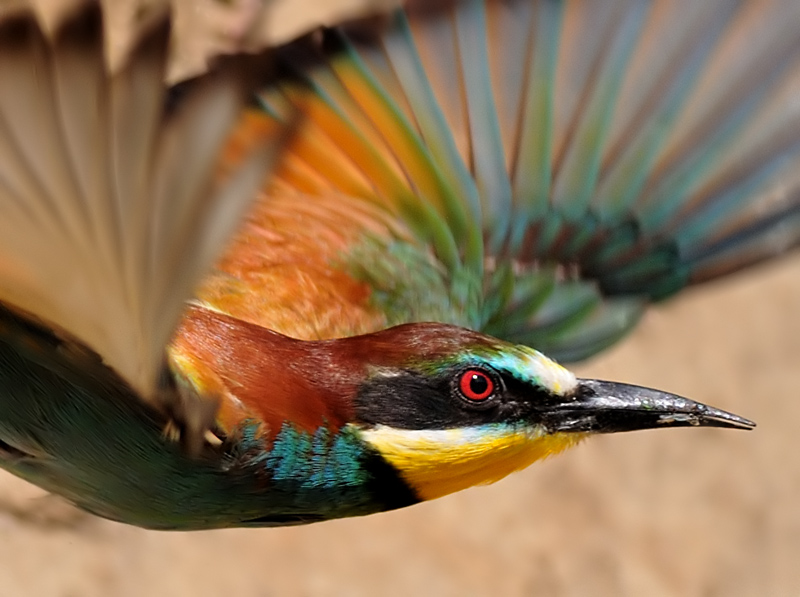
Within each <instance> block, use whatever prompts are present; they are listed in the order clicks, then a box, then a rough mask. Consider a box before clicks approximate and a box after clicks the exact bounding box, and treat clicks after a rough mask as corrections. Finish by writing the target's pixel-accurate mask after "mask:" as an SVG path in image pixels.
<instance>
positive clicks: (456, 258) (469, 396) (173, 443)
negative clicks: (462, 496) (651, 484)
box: [0, 0, 800, 529]
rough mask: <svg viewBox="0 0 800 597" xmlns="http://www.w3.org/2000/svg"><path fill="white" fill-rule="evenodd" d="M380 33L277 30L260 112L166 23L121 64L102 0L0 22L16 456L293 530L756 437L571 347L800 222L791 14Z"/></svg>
mask: <svg viewBox="0 0 800 597" xmlns="http://www.w3.org/2000/svg"><path fill="white" fill-rule="evenodd" d="M385 22H387V23H388V26H386V27H384V28H381V27H376V26H375V25H374V23H372V24H369V25H368V26H367V29H366V36H365V35H364V34H365V30H364V28H363V26H362V27H361V28H358V27H356V28H353V27H351V26H348V25H343V26H342V27H340V28H336V29H333V30H328V31H325V32H323V33H322V34H317V35H312V36H310V37H309V38H307V39H303V40H299V41H298V42H296V43H294V44H290V45H289V46H286V47H283V48H281V49H278V50H276V52H275V56H274V58H275V60H274V63H275V64H276V65H277V72H276V73H273V76H271V77H270V78H269V79H268V80H265V81H264V84H263V86H262V88H261V90H260V91H259V92H258V94H257V96H256V100H257V102H256V103H258V104H260V105H259V106H256V107H255V108H253V109H251V110H249V111H246V112H245V113H243V114H241V115H240V114H239V109H240V107H241V105H240V104H241V99H242V98H241V97H240V95H239V94H238V93H237V89H239V87H240V85H241V84H242V83H243V82H244V81H245V80H247V79H248V77H247V76H246V74H245V73H243V72H240V71H239V70H238V69H235V68H234V66H236V65H237V64H238V61H234V63H233V64H232V65H229V67H230V68H231V70H230V71H228V72H227V73H222V74H221V73H220V72H219V71H217V72H215V73H212V74H210V75H207V76H204V77H201V78H200V79H198V80H196V81H193V82H190V83H187V84H186V85H185V86H183V87H182V88H181V89H180V93H178V92H176V93H174V94H173V97H172V98H171V99H172V100H173V101H167V100H168V98H167V94H166V93H165V87H164V84H163V83H162V80H161V79H162V76H163V66H164V61H165V58H166V40H167V28H166V26H164V22H162V26H161V28H157V29H155V30H154V31H150V32H148V33H146V34H145V35H144V37H143V40H142V41H141V42H140V44H139V45H138V46H137V47H136V48H135V49H134V51H133V53H132V54H131V57H130V58H129V62H128V63H126V64H125V65H124V66H123V67H122V68H121V70H120V71H119V72H118V73H115V74H111V73H109V72H108V71H107V67H106V66H105V63H104V62H103V60H102V47H103V36H102V28H101V25H102V22H101V18H100V14H99V11H98V9H97V7H96V6H94V5H92V6H90V7H89V8H88V9H86V10H85V11H83V12H81V13H79V15H78V16H77V17H75V18H73V19H71V20H68V21H67V22H66V24H64V25H62V26H61V27H60V28H57V30H56V32H55V35H54V38H53V41H52V42H51V41H48V40H47V39H46V38H45V36H44V35H43V34H42V32H41V28H40V27H39V25H38V24H37V23H36V21H35V19H34V18H33V17H31V16H30V15H22V16H17V17H13V18H12V17H9V18H8V19H4V20H2V21H0V49H2V51H0V67H2V68H0V81H1V82H2V83H3V84H2V85H0V153H2V157H4V158H5V157H7V158H8V159H2V160H0V215H2V218H0V232H2V234H0V274H2V275H0V301H2V302H3V304H6V305H8V307H9V309H8V310H6V309H5V307H3V308H2V311H0V388H2V391H0V441H2V442H3V443H2V444H0V447H1V448H2V449H3V453H2V454H0V466H3V467H5V468H7V469H8V470H11V471H12V472H15V473H16V474H19V475H20V476H23V477H25V478H27V479H30V480H32V481H33V482H35V483H38V484H40V485H42V486H43V487H46V488H48V489H50V490H52V491H54V492H59V493H61V494H63V495H65V496H66V497H67V498H68V499H70V500H72V501H74V502H75V503H77V504H79V505H80V506H82V507H84V508H86V509H88V510H90V511H93V512H96V513H98V514H100V515H103V516H106V517H109V518H113V519H117V520H122V521H126V522H130V523H133V524H138V525H141V526H150V527H156V528H181V529H194V528H215V527H223V526H248V525H278V524H294V523H301V522H311V521H316V520H325V519H329V518H336V517H342V516H355V515H361V514H368V513H372V512H378V511H382V510H387V509H391V508H396V507H400V506H405V505H410V504H412V503H414V502H416V501H418V500H420V499H431V498H434V497H439V496H442V495H445V494H447V493H450V492H453V491H458V490H460V489H463V488H466V487H469V486H472V485H475V484H479V483H485V482H492V481H495V480H498V479H500V478H502V477H503V476H505V475H507V474H509V473H511V472H513V471H515V470H519V469H520V468H522V467H524V466H527V465H528V464H530V463H531V462H533V461H535V460H537V459H539V458H543V457H545V456H548V455H550V454H555V453H557V452H559V451H561V450H563V449H565V448H567V447H569V446H572V445H574V444H575V443H576V442H577V441H578V440H579V439H581V438H582V437H584V436H585V435H587V434H590V433H610V432H617V431H628V430H634V429H644V428H653V427H667V426H686V425H693V426H697V425H706V426H718V427H734V428H744V429H749V428H751V427H752V423H750V422H749V421H747V420H745V419H742V418H740V417H737V416H735V415H731V414H729V413H725V412H723V411H719V410H716V409H713V408H711V407H706V406H704V405H701V404H698V403H694V402H692V401H689V400H686V399H683V398H680V397H677V396H674V395H671V394H667V393H663V392H658V391H655V390H647V389H643V388H636V387H632V386H626V385H624V384H613V383H608V382H598V381H596V380H578V379H576V378H575V377H574V376H573V375H572V374H571V373H569V372H568V371H567V370H565V369H564V368H562V367H561V366H560V365H558V364H557V363H555V362H554V361H553V360H551V359H550V358H548V357H546V356H544V354H543V353H547V354H550V355H551V356H555V357H557V358H560V359H566V360H576V359H580V358H584V357H586V356H589V355H591V354H594V353H596V352H597V351H598V350H600V349H602V348H603V347H605V346H607V345H608V344H610V343H612V342H613V341H615V340H616V339H618V338H619V337H620V336H621V335H622V334H624V333H625V332H626V331H628V330H629V329H630V328H631V326H632V325H633V324H634V323H635V322H636V320H637V318H638V317H639V315H640V314H641V313H642V311H643V310H644V308H645V307H646V306H647V305H649V304H650V303H651V302H652V301H653V300H655V299H657V298H661V297H663V296H666V295H668V294H670V293H671V292H674V291H675V290H677V289H679V288H681V287H683V286H685V285H688V284H691V283H695V282H700V281H704V280H706V279H710V278H713V277H715V276H716V275H718V274H720V273H724V272H726V271H728V270H735V269H738V268H740V267H743V266H745V265H749V264H750V263H751V262H754V261H758V260H760V259H763V258H766V257H768V256H771V255H773V254H776V253H778V252H780V251H783V250H785V249H787V248H789V247H792V246H794V245H795V244H796V243H797V241H798V239H800V220H799V219H798V215H799V213H800V212H799V210H800V203H798V199H797V196H798V195H797V189H798V188H800V179H798V177H797V176H795V175H794V171H795V170H797V168H796V165H797V162H798V161H799V160H800V152H798V150H800V142H798V139H800V129H797V126H798V123H800V106H798V105H797V103H796V102H793V101H790V97H789V96H791V95H792V94H791V91H792V85H793V83H794V79H795V78H796V77H797V75H798V74H800V60H798V58H797V55H798V54H800V39H798V38H797V36H796V34H795V32H796V31H797V30H798V27H799V26H800V10H799V9H798V6H797V5H796V3H794V2H788V1H787V2H786V3H785V4H783V5H781V4H780V2H778V3H776V4H775V5H774V6H771V7H770V9H769V10H763V11H756V10H754V9H753V8H752V6H750V5H748V4H747V3H740V2H735V1H733V0H715V1H713V2H707V3H703V4H700V3H693V2H689V1H688V0H687V2H684V3H681V2H677V3H675V2H667V1H664V2H660V1H658V2H649V1H646V0H619V1H615V2H595V3H592V2H581V1H578V0H575V1H570V2H556V1H551V0H510V1H507V2H501V1H499V0H464V1H462V2H444V3H441V4H436V5H435V6H424V7H421V6H416V7H415V6H413V5H412V6H409V8H407V9H404V10H398V11H395V12H394V13H393V14H392V15H391V16H390V17H389V18H388V21H385ZM751 35H756V36H757V38H758V40H760V41H759V42H758V43H754V44H752V45H750V44H748V45H747V50H748V55H747V58H746V59H740V58H739V54H740V52H738V50H739V49H740V48H741V47H742V43H743V42H742V40H743V39H749V37H748V36H751ZM765 40H766V41H765ZM83 59H85V60H83ZM761 67H763V68H761ZM78 83H81V84H80V85H79V84H78ZM15 85H16V86H18V87H19V88H20V89H23V90H25V93H24V94H23V93H20V92H19V91H18V89H17V88H16V87H15ZM73 89H74V91H73ZM29 96H30V97H29ZM239 116H240V119H239V120H238V121H237V122H236V123H235V125H234V120H235V118H236V117H239ZM26 127H29V128H30V129H31V130H32V131H35V132H36V134H35V135H30V136H28V135H26V134H25V133H26ZM267 170H269V171H270V172H272V175H271V176H270V177H269V178H268V180H267V181H266V183H265V184H264V185H263V187H262V188H261V190H260V192H256V189H257V187H258V179H259V178H260V177H261V176H262V175H263V174H265V172H266V171H267ZM251 199H252V204H250V200H251ZM248 206H249V210H248V209H247V208H248ZM244 212H246V216H245V218H244V222H243V223H242V225H241V227H240V228H239V230H238V232H237V233H236V234H235V235H233V237H232V238H229V236H230V233H231V231H232V230H233V229H234V227H235V223H236V222H237V221H238V219H239V216H240V215H241V214H242V213H244ZM43 232H44V233H43ZM226 241H230V242H229V245H228V248H227V251H226V252H225V254H224V255H223V256H222V258H221V259H219V260H218V261H217V262H216V267H215V268H214V270H213V271H212V272H209V273H208V275H207V276H206V277H205V278H204V280H203V281H202V283H201V284H200V286H199V288H198V289H197V290H196V293H195V295H194V298H193V299H192V300H190V301H189V302H188V303H187V302H186V301H187V299H189V298H190V297H189V295H190V289H191V288H193V287H194V286H195V285H196V284H197V283H198V282H199V281H200V277H201V274H203V272H204V271H205V269H206V268H208V267H209V266H210V264H211V263H212V262H213V261H214V259H216V258H217V255H218V253H219V252H220V250H221V249H222V247H223V245H224V244H225V243H226ZM73 269H74V271H73ZM180 312H182V313H183V315H182V318H181V320H180V322H179V323H177V327H175V326H176V321H177V318H178V316H177V314H178V313H180ZM400 324H404V325H400ZM170 334H171V336H170ZM489 334H490V335H491V336H490V335H489ZM492 336H494V337H492ZM170 337H171V338H172V340H171V342H170V343H169V344H167V345H166V346H165V344H166V343H167V338H170ZM498 338H500V339H498ZM525 345H530V346H534V347H535V348H536V349H537V350H534V349H533V348H529V347H528V346H525ZM539 350H541V351H542V352H538V351H539ZM473 384H475V385H473Z"/></svg>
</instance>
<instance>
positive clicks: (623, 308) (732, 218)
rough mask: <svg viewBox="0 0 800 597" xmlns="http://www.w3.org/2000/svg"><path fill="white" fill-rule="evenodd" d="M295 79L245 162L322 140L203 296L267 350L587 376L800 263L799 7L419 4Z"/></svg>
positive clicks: (246, 139) (297, 69)
mask: <svg viewBox="0 0 800 597" xmlns="http://www.w3.org/2000/svg"><path fill="white" fill-rule="evenodd" d="M279 63H280V65H281V68H282V69H283V70H282V75H283V76H282V77H281V78H280V79H279V80H278V81H277V82H274V83H273V84H271V85H269V86H268V87H267V88H265V89H264V90H263V92H262V93H261V94H260V97H259V99H260V102H261V108H262V109H261V111H260V112H257V113H252V114H251V115H250V116H249V117H248V119H247V121H246V122H244V123H243V124H242V125H241V127H240V128H239V131H238V133H237V140H236V142H235V143H234V144H233V145H232V146H231V147H229V158H231V156H234V157H235V156H238V154H239V153H240V152H241V151H242V150H243V148H246V147H248V146H249V145H250V144H252V143H253V142H254V141H255V140H258V139H261V138H269V137H270V136H271V135H272V134H273V132H274V130H275V128H276V126H277V125H278V124H279V123H281V122H285V121H286V119H287V118H288V117H289V114H291V112H292V110H295V109H299V110H300V111H302V112H303V113H304V114H305V116H306V120H305V121H304V123H303V125H302V126H301V127H300V131H299V133H298V134H297V136H296V137H295V139H294V141H293V142H292V144H291V146H290V147H289V150H288V151H287V152H285V153H284V154H283V155H282V158H281V161H280V164H279V165H278V167H277V170H276V174H275V176H274V177H273V179H272V180H271V182H270V184H269V185H268V186H267V188H265V189H264V190H263V191H262V193H261V197H260V200H259V203H258V205H257V207H256V208H255V209H254V210H253V211H252V212H251V213H250V214H249V216H248V219H247V223H246V225H245V227H244V228H243V230H242V232H241V233H240V235H239V236H238V238H237V239H236V240H235V242H234V245H233V246H232V248H231V249H230V251H229V252H228V253H227V255H226V257H225V258H224V259H223V261H222V262H221V263H220V264H219V271H218V273H216V274H215V275H213V276H211V277H210V278H209V279H207V280H206V284H205V286H204V288H203V290H202V291H201V293H200V299H201V301H202V302H203V303H204V304H205V305H206V306H208V307H211V308H214V309H218V310H221V311H225V312H227V313H229V314H233V315H234V316H236V317H240V318H242V319H247V320H249V321H253V322H255V323H258V324H260V325H263V326H265V327H268V328H270V329H274V330H278V331H281V332H284V333H287V334H289V335H293V336H297V337H303V338H319V337H335V336H341V335H347V334H353V333H358V332H365V331H370V330H375V329H379V328H382V327H385V326H387V325H391V324H396V323H401V322H408V321H420V320H438V321H444V322H452V323H459V324H462V325H466V326H469V327H472V328H475V329H480V330H483V331H486V332H488V333H491V334H494V335H497V336H500V337H503V338H506V339H510V340H512V341H515V342H521V343H525V344H529V345H532V346H535V347H536V348H538V349H540V350H542V351H544V352H546V353H548V354H549V355H551V356H554V357H556V358H560V359H563V360H567V361H573V360H577V359H581V358H585V357H587V356H589V355H591V354H593V353H595V352H597V351H599V350H601V349H602V348H604V347H605V346H607V345H609V344H610V343H612V342H614V341H615V340H616V339H618V338H619V337H620V336H621V335H622V334H624V333H625V332H626V331H627V330H629V329H630V328H631V327H632V326H633V325H634V324H635V322H636V321H637V319H638V317H639V316H640V314H641V313H642V311H643V310H644V309H645V308H646V307H647V306H648V305H649V304H650V303H651V302H653V301H655V300H659V299H662V298H664V297H667V296H670V295H671V294H673V293H675V292H676V291H678V290H680V289H681V288H684V287H686V286H689V285H692V284H698V283H701V282H705V281H708V280H711V279H714V278H716V277H718V276H720V275H723V274H727V273H730V272H734V271H737V270H740V269H742V268H744V267H746V266H749V265H751V264H754V263H757V262H759V261H761V260H764V259H767V258H770V257H772V256H774V255H777V254H779V253H782V252H784V251H786V250H787V249H789V248H791V247H793V246H795V245H796V244H797V243H798V241H799V240H800V102H798V101H797V99H796V98H797V97H798V92H800V4H798V3H797V2H794V1H793V0H786V1H780V0H776V1H764V2H739V1H736V0H709V1H704V2H694V1H691V0H684V1H678V2H675V1H671V0H670V1H666V0H664V1H650V0H614V1H608V2H588V1H581V0H571V1H568V2H557V1H553V0H530V1H526V0H505V1H500V0H496V1H493V0H465V1H463V2H457V3H456V2H437V3H433V4H431V3H419V6H415V5H413V4H411V5H410V6H408V7H407V8H406V9H405V10H398V11H397V12H395V13H394V14H393V17H392V19H391V24H390V26H389V27H388V28H386V29H382V30H381V31H380V32H378V33H373V34H371V35H370V34H365V30H364V28H363V27H356V26H352V27H340V28H338V29H332V30H326V31H324V32H323V33H322V34H321V35H316V36H314V37H312V38H310V39H306V40H301V41H300V42H298V43H295V44H292V45H290V46H287V47H285V48H284V49H283V50H282V51H281V53H280V58H279ZM231 159H232V158H231Z"/></svg>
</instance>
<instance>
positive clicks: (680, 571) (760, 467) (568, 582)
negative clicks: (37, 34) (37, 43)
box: [0, 0, 800, 597]
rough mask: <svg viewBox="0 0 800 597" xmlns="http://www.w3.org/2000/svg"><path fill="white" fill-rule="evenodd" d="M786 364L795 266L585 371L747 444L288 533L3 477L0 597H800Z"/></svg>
mask: <svg viewBox="0 0 800 597" xmlns="http://www.w3.org/2000/svg"><path fill="white" fill-rule="evenodd" d="M51 1H52V0H40V4H42V5H43V6H45V5H46V4H48V3H49V2H51ZM304 1H305V0H304ZM204 4H206V5H211V4H213V2H211V1H210V0H208V1H205V0H204ZM235 4H237V3H234V5H235ZM238 4H241V5H244V4H247V2H239V3H238ZM199 5H200V2H199V0H198V2H197V3H196V6H199ZM48 10H49V8H48ZM198 10H199V9H198ZM214 10H227V9H223V8H220V7H217V8H215V9H214ZM219 14H222V13H219ZM234 17H235V15H234ZM231 18H233V17H231ZM233 20H234V21H235V18H233ZM214 21H215V22H216V23H217V24H218V25H219V24H220V23H222V24H225V23H227V21H225V20H224V19H222V17H220V18H219V19H217V18H215V20H214ZM225 27H227V25H225ZM223 29H224V27H223ZM217 33H219V32H216V33H215V35H216V34H217ZM223 33H225V31H223ZM193 35H195V36H199V37H200V38H203V39H212V38H214V35H209V34H208V33H207V32H205V31H204V30H201V29H198V32H195V33H193ZM217 39H219V38H217ZM225 43H229V42H225ZM198 45H199V46H203V44H202V43H199V44H198ZM799 364H800V256H794V257H793V258H791V259H788V260H785V261H783V262H782V263H780V264H777V265H773V266H770V267H767V268H763V269H760V270H758V271H754V272H751V273H748V274H747V275H744V276H740V277H738V278H735V279H732V280H729V281H725V282H724V283H721V284H717V285H715V286H713V287H708V288H704V289H702V290H698V291H694V292H691V293H687V294H684V295H683V296H681V297H680V298H678V299H677V300H675V301H673V302H671V303H669V304H668V305H665V306H664V307H661V308H658V309H655V310H653V311H651V312H650V313H649V314H648V315H647V317H646V318H645V321H644V322H643V324H642V326H641V327H640V328H639V329H638V330H637V332H636V333H635V334H634V335H633V336H632V337H631V338H629V339H628V340H627V341H625V342H623V343H621V344H620V345H619V346H618V347H617V348H615V349H614V350H612V351H609V352H608V353H606V354H604V355H603V356H602V357H601V358H599V359H596V360H595V361H593V362H591V363H589V364H587V365H585V366H583V367H581V368H580V369H579V373H580V374H581V375H584V376H591V377H604V378H611V379H617V380H622V381H628V382H632V383H640V384H644V385H651V386H655V387H661V388H664V389H668V390H671V391H674V392H678V393H682V394H685V395H687V396H690V397H693V398H696V399H698V400H702V401H706V402H709V403H712V404H714V405H716V406H720V407H722V408H727V409H730V410H733V411H735V412H737V413H740V414H742V415H744V416H747V417H750V418H752V419H755V420H756V421H757V422H758V424H759V427H758V428H757V429H756V430H755V431H754V432H750V433H745V432H735V431H721V430H696V429H678V430H665V431H658V432H642V433H633V434H627V435H618V436H609V437H601V438H595V439H593V440H590V441H589V442H586V443H585V444H583V445H582V446H580V447H578V448H577V449H575V450H573V451H572V452H570V453H568V454H566V455H564V456H561V457H559V458H557V459H553V460H551V461H548V462H545V463H541V464H539V465H537V466H534V467H532V468H531V469H529V470H527V471H525V472H523V473H519V474H517V475H515V476H513V477H511V478H508V479H506V480H504V481H502V482H500V483H498V484H496V485H494V486H491V487H485V488H477V489H473V490H470V491H467V492H464V493H462V494H459V495H456V496H452V497H449V498H445V499H442V500H439V501H436V502H432V503H428V504H423V505H419V506H415V507H414V508H411V509H407V510H404V511H399V512H395V513H390V514H384V515H380V516H373V517H368V518H365V519H354V520H344V521H336V522H330V523H325V524H320V525H316V526H310V527H303V528H287V529H265V530H252V531H245V530H230V531H215V532H202V533H189V534H181V533H158V532H149V531H143V530H139V529H135V528H130V527H126V526H122V525H119V524H115V523H110V522H106V521H101V520H99V519H96V518H93V517H90V516H88V515H83V514H81V513H79V512H77V511H75V510H73V509H71V508H70V507H68V506H66V505H63V504H61V503H60V502H58V501H57V500H55V499H54V498H51V497H43V494H42V492H40V491H39V490H38V489H36V488H33V487H31V486H29V485H27V484H25V483H23V482H22V481H19V480H17V479H15V478H13V477H10V476H8V475H3V476H2V477H0V537H2V541H0V597H5V596H37V597H40V596H41V597H48V596H64V597H67V596H70V597H72V596H74V597H77V596H81V597H83V596H86V597H91V596H95V595H96V596H103V597H106V596H117V595H118V596H122V597H124V596H140V595H174V596H176V597H181V596H184V595H185V596H190V595H191V596H193V597H204V596H212V595H213V596H219V595H231V596H234V595H235V596H236V597H262V596H263V597H267V596H273V595H281V596H283V595H298V596H299V595H309V596H314V595H344V596H350V595H352V596H360V595H364V596H367V595H378V596H381V595H411V594H414V595H453V596H464V595H541V596H551V595H565V596H583V595H609V596H611V595H615V596H616V595H636V596H642V595H646V596H661V595H665V596H667V595H682V596H683V595H686V596H704V597H705V596H708V597H713V596H739V595H741V596H745V595H747V596H751V595H759V596H761V595H767V596H781V595H787V596H792V595H800V565H799V562H800V459H798V458H796V454H797V452H798V448H800V428H799V427H798V425H799V423H800V368H798V365H799Z"/></svg>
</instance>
